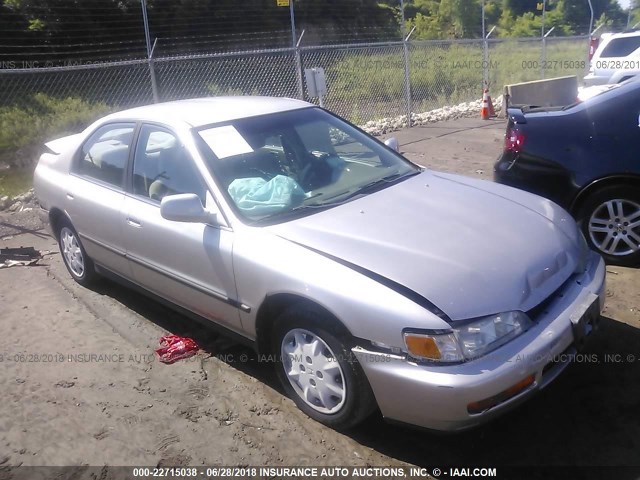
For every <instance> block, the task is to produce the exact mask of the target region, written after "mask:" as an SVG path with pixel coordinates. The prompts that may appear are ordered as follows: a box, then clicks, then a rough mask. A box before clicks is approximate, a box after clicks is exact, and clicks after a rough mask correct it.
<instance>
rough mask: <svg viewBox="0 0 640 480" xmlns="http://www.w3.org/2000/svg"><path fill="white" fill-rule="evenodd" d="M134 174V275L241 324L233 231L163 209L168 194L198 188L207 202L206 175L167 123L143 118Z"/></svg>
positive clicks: (129, 217)
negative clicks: (173, 217)
mask: <svg viewBox="0 0 640 480" xmlns="http://www.w3.org/2000/svg"><path fill="white" fill-rule="evenodd" d="M130 178H131V180H130V182H129V183H130V184H129V187H128V193H127V194H126V196H125V200H124V204H125V212H126V215H125V222H124V232H125V239H126V250H127V257H128V258H129V260H130V262H131V269H132V272H133V277H134V281H135V282H136V283H138V284H140V285H141V286H143V287H145V288H146V289H148V290H150V291H151V292H153V293H155V294H156V295H159V296H161V297H163V298H166V299H168V300H170V301H172V302H173V303H175V304H177V305H180V306H182V307H184V308H187V309H188V310H191V311H192V312H195V313H197V314H199V315H201V316H203V317H205V318H209V319H211V320H214V321H216V322H218V323H222V324H224V325H225V326H227V327H229V328H231V329H233V330H236V331H240V330H241V328H240V316H239V312H238V302H237V301H236V300H235V299H236V298H237V293H236V288H235V279H234V275H233V269H232V263H231V254H232V246H233V232H232V231H231V230H230V229H228V228H224V227H219V226H213V225H207V224H203V223H184V222H173V221H170V220H166V219H164V218H162V216H161V215H160V202H161V201H162V199H163V198H164V197H166V196H168V195H172V194H178V193H195V194H196V195H198V196H199V197H200V199H201V201H202V202H203V204H206V202H207V197H208V194H207V188H206V186H205V182H204V180H203V179H202V177H201V176H200V173H199V172H198V170H197V168H196V166H195V164H194V163H193V159H192V158H191V156H190V155H189V153H188V152H187V150H186V149H185V148H184V147H183V146H182V144H181V143H180V141H179V138H178V136H177V135H176V134H174V133H173V132H172V131H170V130H168V129H166V128H164V127H162V126H158V125H153V124H144V125H142V127H141V129H140V134H139V137H138V141H137V145H136V148H135V152H134V156H133V165H132V168H131V175H130Z"/></svg>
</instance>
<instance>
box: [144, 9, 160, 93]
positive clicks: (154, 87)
mask: <svg viewBox="0 0 640 480" xmlns="http://www.w3.org/2000/svg"><path fill="white" fill-rule="evenodd" d="M140 4H141V5H142V21H143V22H144V38H145V42H146V44H147V61H148V62H149V75H150V76H151V92H152V94H153V103H158V102H159V101H160V98H159V95H158V82H157V81H156V69H155V67H154V65H153V51H154V50H155V48H156V43H157V41H158V39H157V38H156V40H155V41H154V42H153V47H152V46H151V36H150V35H149V18H148V17H147V2H146V0H142V1H141V2H140Z"/></svg>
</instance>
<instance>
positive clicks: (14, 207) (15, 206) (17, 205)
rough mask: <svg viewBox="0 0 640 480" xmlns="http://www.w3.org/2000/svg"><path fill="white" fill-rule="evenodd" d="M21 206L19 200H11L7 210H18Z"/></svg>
mask: <svg viewBox="0 0 640 480" xmlns="http://www.w3.org/2000/svg"><path fill="white" fill-rule="evenodd" d="M21 206H22V204H21V203H20V202H13V203H12V204H11V206H10V207H9V211H10V212H15V211H17V210H18V208H20V207H21Z"/></svg>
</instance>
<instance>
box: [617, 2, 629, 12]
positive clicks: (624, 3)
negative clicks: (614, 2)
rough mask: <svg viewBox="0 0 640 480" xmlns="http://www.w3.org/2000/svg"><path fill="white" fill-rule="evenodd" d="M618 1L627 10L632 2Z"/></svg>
mask: <svg viewBox="0 0 640 480" xmlns="http://www.w3.org/2000/svg"><path fill="white" fill-rule="evenodd" d="M618 3H619V4H620V6H621V7H622V8H624V9H625V10H626V9H627V8H629V4H630V3H631V0H618Z"/></svg>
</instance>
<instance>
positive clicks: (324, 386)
mask: <svg viewBox="0 0 640 480" xmlns="http://www.w3.org/2000/svg"><path fill="white" fill-rule="evenodd" d="M327 320H328V319H327V317H326V315H324V314H322V313H320V312H317V311H315V310H314V309H312V308H309V307H305V306H294V307H292V308H289V309H288V310H286V311H285V312H284V313H283V314H282V315H281V316H280V317H279V318H278V319H277V320H276V324H275V328H274V335H273V336H272V345H271V346H272V352H273V353H274V354H275V355H276V358H277V359H278V360H277V362H276V373H277V375H278V379H279V380H280V383H281V384H282V386H283V387H284V390H285V391H286V393H287V395H288V396H289V398H291V399H292V400H293V401H294V402H295V404H296V405H297V406H298V408H300V410H302V411H303V412H304V413H305V414H307V415H308V416H309V417H311V418H313V419H314V420H316V421H318V422H320V423H323V424H324V425H327V426H328V427H331V428H334V429H336V430H346V429H349V428H351V427H354V426H355V425H357V424H359V423H361V422H362V421H363V420H365V419H366V418H367V417H368V416H370V415H371V414H372V413H373V412H374V411H375V410H376V409H377V405H376V402H375V398H374V396H373V392H372V391H371V387H370V386H369V382H368V381H367V378H366V376H365V374H364V372H363V370H362V367H360V364H359V363H358V361H357V360H356V359H355V357H354V356H353V354H352V353H351V351H350V348H349V344H350V343H351V342H350V341H349V339H348V336H347V335H343V336H340V337H336V336H334V335H333V334H331V333H329V332H328V331H327V330H328V329H331V330H332V331H334V330H335V329H334V328H332V324H331V323H328V321H327ZM313 345H315V346H316V348H315V349H314V350H312V346H313ZM318 367H320V368H318ZM305 391H306V396H305V393H304V392H305Z"/></svg>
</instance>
